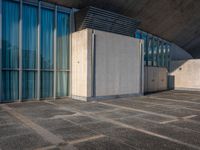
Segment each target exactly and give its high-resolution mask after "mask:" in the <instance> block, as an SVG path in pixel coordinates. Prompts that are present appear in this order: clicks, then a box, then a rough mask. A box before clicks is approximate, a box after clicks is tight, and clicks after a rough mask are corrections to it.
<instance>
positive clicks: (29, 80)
mask: <svg viewBox="0 0 200 150" xmlns="http://www.w3.org/2000/svg"><path fill="white" fill-rule="evenodd" d="M22 78H23V79H22V81H23V82H22V91H23V93H22V98H23V99H35V98H36V88H37V86H36V81H37V74H36V72H35V71H23V74H22Z"/></svg>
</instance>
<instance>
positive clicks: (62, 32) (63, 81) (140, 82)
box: [0, 0, 200, 103]
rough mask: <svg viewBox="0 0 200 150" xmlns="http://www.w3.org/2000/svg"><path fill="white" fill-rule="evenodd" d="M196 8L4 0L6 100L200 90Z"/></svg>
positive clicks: (0, 15) (0, 24) (1, 75)
mask: <svg viewBox="0 0 200 150" xmlns="http://www.w3.org/2000/svg"><path fill="white" fill-rule="evenodd" d="M163 2H164V3H165V4H163ZM171 3H174V5H173V6H177V7H180V9H177V7H170V5H171ZM163 5H165V6H166V7H165V8H164V9H166V11H165V12H163V11H162V13H163V14H162V15H159V13H158V12H160V11H161V9H163ZM88 6H95V7H98V8H95V7H88ZM189 6H192V10H191V11H192V12H194V13H195V14H197V13H198V11H199V9H198V8H199V7H198V6H200V3H199V2H197V4H195V5H194V4H193V2H192V1H190V2H187V1H184V2H183V3H179V2H172V1H162V0H160V1H158V2H156V5H155V7H156V10H155V9H154V7H153V6H152V5H151V4H150V3H147V2H146V1H143V2H141V1H139V0H136V1H134V2H127V3H124V1H114V0H111V1H109V2H107V1H104V0H103V1H101V0H97V1H84V2H83V1H71V0H70V1H59V0H47V1H37V0H0V58H1V62H0V102H1V103H5V102H14V101H27V100H42V99H56V98H65V97H72V98H74V99H79V100H98V99H102V98H109V97H124V96H130V95H143V94H144V93H149V92H157V91H162V90H168V89H172V88H173V89H174V88H175V89H192V90H199V89H200V82H198V81H199V77H200V70H199V69H197V68H198V64H199V61H198V60H197V59H193V58H199V54H200V53H199V52H198V48H199V47H200V46H199V42H198V40H199V37H198V33H197V32H196V28H195V27H194V28H190V26H191V25H194V22H195V23H196V20H198V19H199V15H196V16H195V17H194V16H192V17H191V15H192V14H193V13H184V12H181V8H185V7H189ZM87 7H88V8H87ZM141 7H142V8H141ZM99 8H101V9H99ZM143 8H148V10H147V9H143ZM104 9H105V10H104ZM141 10H143V11H141ZM184 10H185V9H184ZM149 12H151V13H150V14H149ZM167 13H172V14H173V13H175V15H167ZM147 14H148V15H147ZM181 14H182V15H181ZM185 14H187V15H185ZM166 15H167V16H170V17H174V18H173V20H177V21H173V22H172V21H170V20H171V19H172V18H170V17H168V18H167V17H166V18H163V17H162V16H166ZM188 18H190V22H189V23H188V22H187V20H188ZM174 24H176V25H174Z"/></svg>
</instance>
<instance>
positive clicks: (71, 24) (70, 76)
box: [68, 8, 75, 97]
mask: <svg viewBox="0 0 200 150" xmlns="http://www.w3.org/2000/svg"><path fill="white" fill-rule="evenodd" d="M69 22H70V23H69V28H70V32H69V56H68V58H69V67H70V68H69V88H68V92H69V94H68V95H69V97H71V96H72V33H73V32H74V31H75V28H74V27H75V23H74V9H73V8H72V9H71V11H70V20H69Z"/></svg>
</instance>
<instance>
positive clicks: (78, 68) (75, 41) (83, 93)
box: [72, 30, 92, 98]
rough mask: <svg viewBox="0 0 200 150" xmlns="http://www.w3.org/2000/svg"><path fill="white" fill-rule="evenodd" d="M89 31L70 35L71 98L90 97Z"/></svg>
mask: <svg viewBox="0 0 200 150" xmlns="http://www.w3.org/2000/svg"><path fill="white" fill-rule="evenodd" d="M91 32H92V31H91V30H83V31H79V32H75V33H73V34H72V96H73V98H76V97H90V96H91V43H90V42H91Z"/></svg>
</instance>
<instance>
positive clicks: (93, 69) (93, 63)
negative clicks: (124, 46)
mask: <svg viewBox="0 0 200 150" xmlns="http://www.w3.org/2000/svg"><path fill="white" fill-rule="evenodd" d="M91 50H92V51H91V55H92V57H91V59H92V60H91V81H92V82H91V93H92V94H91V95H92V97H95V96H96V35H95V30H92V49H91Z"/></svg>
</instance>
